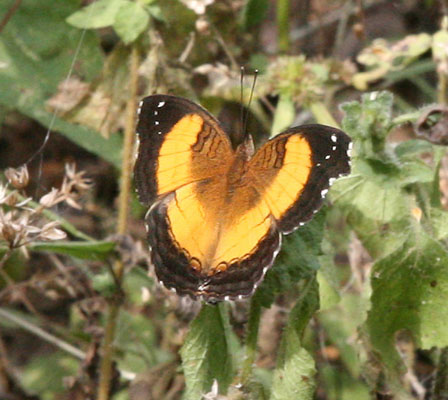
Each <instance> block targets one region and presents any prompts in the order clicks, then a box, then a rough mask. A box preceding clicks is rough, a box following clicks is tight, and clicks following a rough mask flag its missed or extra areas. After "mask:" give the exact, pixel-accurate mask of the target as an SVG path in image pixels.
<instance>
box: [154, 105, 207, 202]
mask: <svg viewBox="0 0 448 400" xmlns="http://www.w3.org/2000/svg"><path fill="white" fill-rule="evenodd" d="M203 123H204V121H203V119H202V118H201V117H200V116H199V115H198V114H189V115H186V116H185V117H183V118H182V119H180V120H179V121H178V122H177V123H176V125H174V126H173V128H172V129H171V131H170V132H169V133H168V134H167V135H166V137H165V139H164V141H163V143H162V146H161V148H160V151H159V157H158V160H157V161H158V167H157V172H156V176H157V185H158V194H163V193H168V192H171V191H173V190H176V189H177V188H179V187H180V186H183V185H185V184H187V183H190V182H192V181H193V177H192V175H191V159H192V150H191V146H192V145H194V144H195V143H196V141H197V138H198V134H199V133H200V132H201V130H202V126H203Z"/></svg>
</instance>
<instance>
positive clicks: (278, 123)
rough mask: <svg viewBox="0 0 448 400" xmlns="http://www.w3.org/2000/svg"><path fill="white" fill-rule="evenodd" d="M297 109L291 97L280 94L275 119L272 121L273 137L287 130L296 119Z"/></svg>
mask: <svg viewBox="0 0 448 400" xmlns="http://www.w3.org/2000/svg"><path fill="white" fill-rule="evenodd" d="M295 114H296V110H295V108H294V103H293V102H292V100H291V98H290V97H289V96H286V95H280V98H279V101H278V104H277V108H276V109H275V113H274V121H273V122H272V129H271V137H273V136H275V135H277V134H278V133H280V132H281V131H283V130H285V129H286V128H288V127H289V126H291V124H292V123H293V121H294V117H295Z"/></svg>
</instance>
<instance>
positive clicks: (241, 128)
mask: <svg viewBox="0 0 448 400" xmlns="http://www.w3.org/2000/svg"><path fill="white" fill-rule="evenodd" d="M243 83H244V67H243V66H241V68H240V91H241V92H240V97H241V99H240V105H241V112H240V117H241V121H240V130H241V134H242V135H244V130H243V126H244V104H243V94H244V93H243Z"/></svg>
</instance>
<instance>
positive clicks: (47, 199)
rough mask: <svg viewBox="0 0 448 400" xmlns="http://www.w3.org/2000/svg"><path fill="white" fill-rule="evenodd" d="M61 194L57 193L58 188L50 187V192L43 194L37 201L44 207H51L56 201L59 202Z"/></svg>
mask: <svg viewBox="0 0 448 400" xmlns="http://www.w3.org/2000/svg"><path fill="white" fill-rule="evenodd" d="M61 197H62V196H61V194H60V193H59V190H58V189H56V188H52V189H51V191H50V192H48V193H47V194H44V195H43V196H42V197H41V198H40V200H39V203H40V204H42V205H43V206H44V207H46V208H50V207H53V206H54V205H56V204H57V203H59V202H61V201H62V199H61Z"/></svg>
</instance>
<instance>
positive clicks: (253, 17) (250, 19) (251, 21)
mask: <svg viewBox="0 0 448 400" xmlns="http://www.w3.org/2000/svg"><path fill="white" fill-rule="evenodd" d="M268 9H269V1H268V0H248V1H246V4H245V6H244V8H243V10H242V24H243V28H244V29H245V30H247V29H250V28H252V27H254V26H255V25H258V24H260V23H261V22H262V21H263V19H264V18H265V17H266V13H267V11H268Z"/></svg>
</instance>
